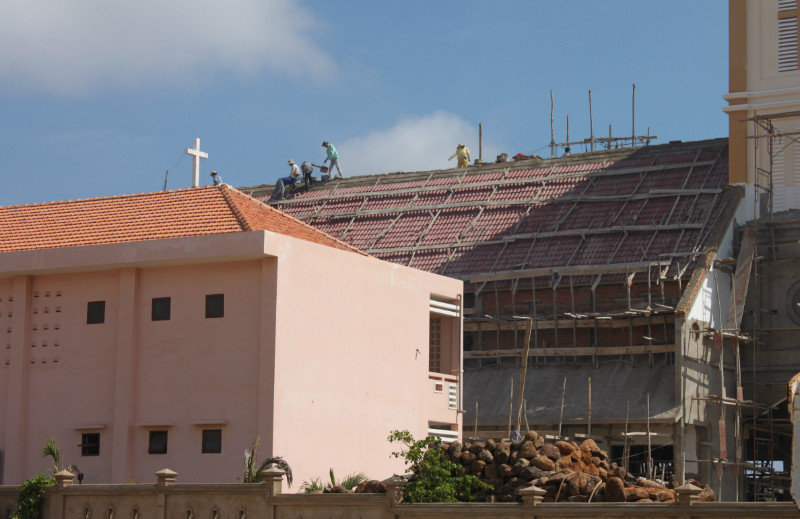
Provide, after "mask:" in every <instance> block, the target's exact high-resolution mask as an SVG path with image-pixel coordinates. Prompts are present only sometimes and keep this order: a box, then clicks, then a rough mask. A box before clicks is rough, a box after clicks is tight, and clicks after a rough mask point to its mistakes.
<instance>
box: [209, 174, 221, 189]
mask: <svg viewBox="0 0 800 519" xmlns="http://www.w3.org/2000/svg"><path fill="white" fill-rule="evenodd" d="M211 182H213V183H214V185H215V186H218V185H220V184H222V175H220V174H219V173H217V172H216V171H212V172H211Z"/></svg>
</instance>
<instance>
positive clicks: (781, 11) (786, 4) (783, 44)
mask: <svg viewBox="0 0 800 519" xmlns="http://www.w3.org/2000/svg"><path fill="white" fill-rule="evenodd" d="M797 15H798V13H797V0H778V71H779V72H788V71H790V70H797V65H798V63H797V52H798V49H797Z"/></svg>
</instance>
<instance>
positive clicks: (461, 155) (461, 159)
mask: <svg viewBox="0 0 800 519" xmlns="http://www.w3.org/2000/svg"><path fill="white" fill-rule="evenodd" d="M455 156H458V166H456V167H458V168H463V167H466V166H468V165H469V148H467V147H466V146H464V145H463V144H459V145H458V146H457V147H456V152H455V153H453V154H452V155H450V158H449V159H447V160H453V157H455Z"/></svg>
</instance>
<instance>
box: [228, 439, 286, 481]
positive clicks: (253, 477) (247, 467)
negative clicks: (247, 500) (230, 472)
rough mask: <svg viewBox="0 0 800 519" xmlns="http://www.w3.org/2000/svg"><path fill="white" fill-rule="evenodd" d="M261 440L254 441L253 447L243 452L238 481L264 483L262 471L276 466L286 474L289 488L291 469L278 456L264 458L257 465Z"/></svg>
mask: <svg viewBox="0 0 800 519" xmlns="http://www.w3.org/2000/svg"><path fill="white" fill-rule="evenodd" d="M260 441H261V438H256V441H254V442H253V447H252V448H251V449H250V450H249V451H248V450H245V451H244V470H243V472H242V477H241V478H239V481H241V482H242V483H260V482H262V481H264V476H263V475H262V474H261V472H263V471H264V470H266V469H267V467H269V466H270V465H273V464H274V465H277V466H278V467H279V468H280V469H281V470H283V471H284V472H286V482H287V483H288V484H289V486H290V487H291V486H292V467H290V466H289V464H288V463H287V462H286V460H284V459H283V458H281V457H280V456H273V457H270V458H266V459H265V460H264V461H263V462H261V465H259V464H258V444H259V443H260Z"/></svg>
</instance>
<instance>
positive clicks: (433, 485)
mask: <svg viewBox="0 0 800 519" xmlns="http://www.w3.org/2000/svg"><path fill="white" fill-rule="evenodd" d="M388 440H389V441H390V442H391V443H395V442H397V443H400V444H402V445H403V446H404V448H402V449H401V450H400V451H396V452H393V453H392V456H393V457H395V458H403V459H404V460H405V461H406V466H407V467H408V468H409V470H411V472H412V473H413V476H412V478H411V480H410V481H409V482H408V485H407V486H406V495H405V500H406V501H408V502H410V503H453V502H456V501H473V500H474V499H475V493H476V492H480V491H489V490H491V489H492V487H491V486H490V485H488V484H486V483H484V482H483V481H481V480H480V479H478V478H477V477H475V476H472V475H469V474H465V473H464V467H462V466H461V465H457V464H455V463H453V462H452V461H450V459H449V458H448V457H447V456H445V453H444V451H443V450H442V448H441V445H442V441H441V440H440V439H439V438H436V437H434V436H429V437H427V438H425V439H424V440H415V439H414V437H413V436H412V435H411V433H410V432H408V431H392V433H391V434H390V435H389V438H388Z"/></svg>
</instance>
